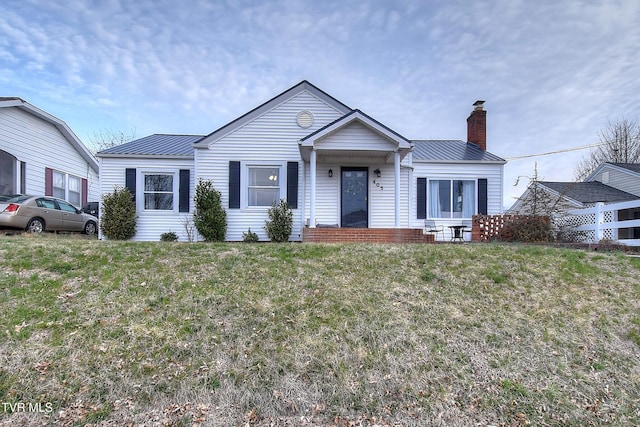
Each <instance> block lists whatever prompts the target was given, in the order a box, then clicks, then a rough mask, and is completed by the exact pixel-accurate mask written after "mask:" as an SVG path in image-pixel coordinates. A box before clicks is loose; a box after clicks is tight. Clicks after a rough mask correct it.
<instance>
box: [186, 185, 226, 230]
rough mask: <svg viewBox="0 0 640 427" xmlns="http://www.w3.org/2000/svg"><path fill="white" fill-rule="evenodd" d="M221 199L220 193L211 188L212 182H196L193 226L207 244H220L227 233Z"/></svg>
mask: <svg viewBox="0 0 640 427" xmlns="http://www.w3.org/2000/svg"><path fill="white" fill-rule="evenodd" d="M221 198H222V196H221V194H220V192H219V191H217V190H216V189H215V188H213V182H212V181H210V180H203V179H200V180H199V181H198V185H197V186H196V196H195V198H194V203H195V212H194V213H193V224H194V226H195V227H196V230H198V233H200V235H201V236H202V237H204V240H206V241H208V242H221V241H223V240H224V236H225V234H226V233H227V213H226V212H225V210H224V209H223V207H222V200H221Z"/></svg>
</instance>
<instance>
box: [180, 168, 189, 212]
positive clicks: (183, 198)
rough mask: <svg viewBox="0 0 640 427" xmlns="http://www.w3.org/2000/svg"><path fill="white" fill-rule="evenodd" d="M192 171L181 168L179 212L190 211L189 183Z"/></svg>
mask: <svg viewBox="0 0 640 427" xmlns="http://www.w3.org/2000/svg"><path fill="white" fill-rule="evenodd" d="M190 180H191V172H190V171H189V169H180V183H179V185H180V187H179V190H178V212H189V184H190Z"/></svg>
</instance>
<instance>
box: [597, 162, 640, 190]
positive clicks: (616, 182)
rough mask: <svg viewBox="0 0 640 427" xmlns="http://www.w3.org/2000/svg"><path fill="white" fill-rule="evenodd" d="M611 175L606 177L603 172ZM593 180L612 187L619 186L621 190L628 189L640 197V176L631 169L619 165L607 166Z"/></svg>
mask: <svg viewBox="0 0 640 427" xmlns="http://www.w3.org/2000/svg"><path fill="white" fill-rule="evenodd" d="M607 173H608V175H609V177H608V179H605V177H604V176H603V174H607ZM592 181H599V182H601V183H603V184H606V185H608V186H610V187H613V188H617V189H618V190H621V191H626V192H627V193H631V194H633V195H635V196H638V197H640V178H638V176H637V175H636V174H634V173H632V172H630V171H624V170H621V169H619V168H617V167H613V166H612V167H607V166H606V165H605V167H603V168H602V170H601V171H600V172H599V173H598V174H597V175H596V176H594V177H593V179H592Z"/></svg>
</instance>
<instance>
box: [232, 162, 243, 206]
mask: <svg viewBox="0 0 640 427" xmlns="http://www.w3.org/2000/svg"><path fill="white" fill-rule="evenodd" d="M229 209H240V162H236V161H231V162H229Z"/></svg>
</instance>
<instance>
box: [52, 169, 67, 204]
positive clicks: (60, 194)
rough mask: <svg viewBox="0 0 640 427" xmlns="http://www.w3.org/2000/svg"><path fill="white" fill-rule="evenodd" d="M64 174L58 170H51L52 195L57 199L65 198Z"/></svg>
mask: <svg viewBox="0 0 640 427" xmlns="http://www.w3.org/2000/svg"><path fill="white" fill-rule="evenodd" d="M65 178H66V177H65V174H63V173H62V172H58V171H53V197H57V198H58V199H65V200H66V198H67V190H66V187H67V186H66V185H65V181H66V179H65Z"/></svg>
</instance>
